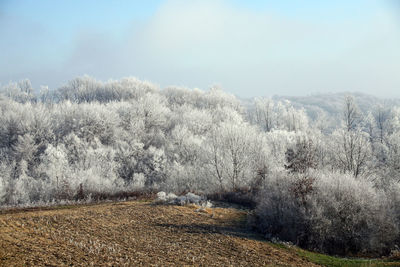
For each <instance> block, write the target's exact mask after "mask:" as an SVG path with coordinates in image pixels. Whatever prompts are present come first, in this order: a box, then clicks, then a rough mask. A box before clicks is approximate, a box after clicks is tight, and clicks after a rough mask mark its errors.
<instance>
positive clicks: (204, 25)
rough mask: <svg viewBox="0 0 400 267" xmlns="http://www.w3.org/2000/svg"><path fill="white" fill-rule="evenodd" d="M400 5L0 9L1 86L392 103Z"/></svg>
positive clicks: (17, 2) (5, 2)
mask: <svg viewBox="0 0 400 267" xmlns="http://www.w3.org/2000/svg"><path fill="white" fill-rule="evenodd" d="M399 47H400V1H397V0H391V1H389V0H388V1H385V0H353V1H344V0H337V1H317V0H309V1H306V0H291V1H290V0H287V1H284V0H276V1H239V0H232V1H228V0H225V1H224V0H203V1H188V0H186V1H185V0H171V1H161V0H157V1H156V0H154V1H152V0H150V1H149V0H146V1H122V0H114V1H111V0H109V1H105V0H85V1H81V0H80V1H78V0H12V1H11V0H0V83H1V84H3V85H4V84H6V83H8V82H9V81H11V80H14V81H16V80H19V79H23V78H29V79H31V81H32V83H33V85H34V86H35V87H39V86H40V85H49V86H50V87H51V88H56V87H58V86H61V85H63V84H64V83H65V82H66V81H68V80H69V79H71V78H73V77H75V76H78V75H84V74H88V75H90V76H93V77H95V78H98V79H101V80H108V79H119V78H121V77H125V76H135V77H137V78H139V79H144V80H149V81H152V82H154V83H156V84H159V85H160V86H161V87H165V86H168V85H179V86H187V87H198V88H201V89H207V88H208V87H210V86H212V85H215V84H218V85H220V86H222V87H223V88H224V89H225V90H226V91H228V92H231V93H234V94H236V95H239V96H242V97H250V96H261V95H273V94H283V95H306V94H310V93H317V92H338V91H358V92H365V93H371V94H374V95H378V96H397V97H400V49H399Z"/></svg>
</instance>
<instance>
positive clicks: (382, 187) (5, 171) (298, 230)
mask: <svg viewBox="0 0 400 267" xmlns="http://www.w3.org/2000/svg"><path fill="white" fill-rule="evenodd" d="M328 102H329V101H328ZM299 103H300V102H298V101H297V102H293V101H290V100H288V99H284V98H267V97H259V98H255V99H251V100H247V101H243V100H242V99H239V98H237V97H235V96H234V95H231V94H229V93H226V92H224V91H223V90H221V89H220V88H217V87H213V88H211V89H209V90H207V91H202V90H199V89H188V88H181V87H167V88H164V89H160V88H159V87H158V86H156V85H154V84H152V83H150V82H146V81H140V80H137V79H135V78H124V79H121V80H110V81H107V82H102V81H98V80H96V79H94V78H91V77H89V76H83V77H78V78H75V79H73V80H71V81H69V82H68V83H67V84H66V85H65V86H62V87H60V88H58V89H55V90H49V89H48V88H47V87H41V88H40V90H34V89H33V88H32V85H31V83H30V81H29V80H23V81H20V82H16V83H14V82H11V83H9V84H7V85H4V86H2V88H1V93H0V206H3V207H10V206H24V205H28V206H29V205H33V204H38V203H39V204H40V203H42V204H46V203H54V202H59V201H62V200H71V201H72V200H74V201H79V200H82V199H90V198H91V197H93V196H94V195H96V194H105V195H107V194H109V195H112V194H117V193H119V192H140V191H154V192H158V191H165V192H173V193H175V194H181V193H184V192H195V193H197V194H202V195H212V194H227V193H232V194H235V193H236V194H238V195H246V196H247V197H248V198H249V199H251V201H252V202H254V203H255V208H254V215H253V217H252V220H251V225H252V226H253V227H255V228H257V230H258V231H260V232H262V233H263V234H264V235H265V237H266V238H267V239H278V240H283V241H289V242H292V243H293V244H296V245H299V246H301V247H304V248H308V249H313V250H316V251H321V252H325V253H330V254H338V255H367V254H368V255H376V256H380V255H388V254H390V253H391V252H392V251H393V250H395V249H398V246H400V105H397V104H396V103H395V102H376V103H375V104H374V105H368V106H365V107H363V108H360V107H359V105H358V104H357V103H358V102H357V96H353V95H351V94H348V95H344V96H343V97H342V98H341V99H340V103H339V104H336V106H335V108H336V109H337V110H339V111H338V112H329V109H328V108H327V109H325V110H324V109H322V108H314V109H309V108H307V107H306V106H305V105H300V104H299Z"/></svg>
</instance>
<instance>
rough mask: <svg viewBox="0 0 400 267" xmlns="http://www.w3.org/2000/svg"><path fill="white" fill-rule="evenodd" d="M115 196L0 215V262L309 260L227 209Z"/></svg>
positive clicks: (229, 263) (275, 262) (264, 262)
mask: <svg viewBox="0 0 400 267" xmlns="http://www.w3.org/2000/svg"><path fill="white" fill-rule="evenodd" d="M196 210H197V207H195V206H184V207H180V206H165V205H153V204H151V203H146V202H119V203H106V204H99V205H89V206H75V207H68V208H62V209H50V210H37V209H33V210H24V211H21V210H13V211H6V212H4V211H3V212H2V213H3V214H0V265H1V266H140V265H142V266H143V265H145V266H172V265H174V266H188V265H197V266H199V265H201V266H315V265H313V264H312V263H309V262H307V261H306V260H305V259H302V258H301V257H299V256H297V255H296V254H293V253H291V252H290V251H288V250H285V249H281V248H278V247H275V246H272V245H270V244H269V243H267V242H265V241H263V240H262V239H260V238H258V237H257V235H255V234H254V233H251V232H249V231H248V230H246V228H245V223H244V220H245V216H246V214H245V212H243V211H239V210H237V209H229V208H213V209H208V210H205V211H196Z"/></svg>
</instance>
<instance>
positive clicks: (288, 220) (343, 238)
mask: <svg viewBox="0 0 400 267" xmlns="http://www.w3.org/2000/svg"><path fill="white" fill-rule="evenodd" d="M256 213H257V216H258V218H259V224H258V227H259V228H260V229H261V230H262V231H263V232H264V233H265V234H266V235H267V236H269V237H278V238H280V239H281V240H285V241H291V242H293V243H296V244H299V245H301V246H305V247H307V248H311V249H317V250H319V251H323V252H328V253H333V254H342V255H345V254H349V253H353V254H355V253H376V254H385V253H387V252H388V251H390V249H392V248H393V247H394V245H395V244H396V239H397V237H398V234H399V229H398V226H399V225H398V218H396V217H395V216H394V213H393V212H392V206H391V205H390V202H389V201H388V199H387V196H386V195H385V194H384V192H382V191H379V190H377V189H375V188H374V185H373V183H371V182H369V181H367V180H364V179H362V178H361V177H360V178H359V179H356V178H354V176H352V175H350V174H341V173H338V172H333V173H331V172H309V173H307V174H306V175H305V176H304V175H300V176H299V175H290V174H288V175H275V176H272V177H269V178H268V179H267V180H266V181H265V184H264V189H263V191H262V193H261V194H260V196H259V204H258V207H257V210H256Z"/></svg>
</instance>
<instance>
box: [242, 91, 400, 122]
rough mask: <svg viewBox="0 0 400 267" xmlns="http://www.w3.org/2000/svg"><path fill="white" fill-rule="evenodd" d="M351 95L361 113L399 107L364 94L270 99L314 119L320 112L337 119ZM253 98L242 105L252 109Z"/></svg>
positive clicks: (399, 102)
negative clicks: (299, 110)
mask: <svg viewBox="0 0 400 267" xmlns="http://www.w3.org/2000/svg"><path fill="white" fill-rule="evenodd" d="M347 95H352V96H354V98H355V101H356V103H357V105H358V107H359V108H360V110H361V111H362V112H363V113H367V112H368V111H370V110H371V108H372V107H374V106H376V105H379V104H381V105H384V106H386V107H391V106H400V99H397V98H394V99H385V98H379V97H376V96H373V95H368V94H364V93H350V92H342V93H327V94H313V95H309V96H281V95H275V96H273V97H272V99H273V100H275V101H285V100H289V101H290V102H291V103H292V104H293V106H294V107H295V108H304V109H305V110H306V112H307V114H308V115H309V116H310V117H311V118H313V119H315V118H316V117H317V115H318V113H320V112H321V111H324V112H326V113H327V115H330V116H332V117H334V118H339V116H340V114H341V112H342V108H343V101H344V98H345V96H347ZM254 99H255V98H251V99H242V103H243V105H244V106H245V107H248V108H249V109H252V108H253V102H254Z"/></svg>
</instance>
